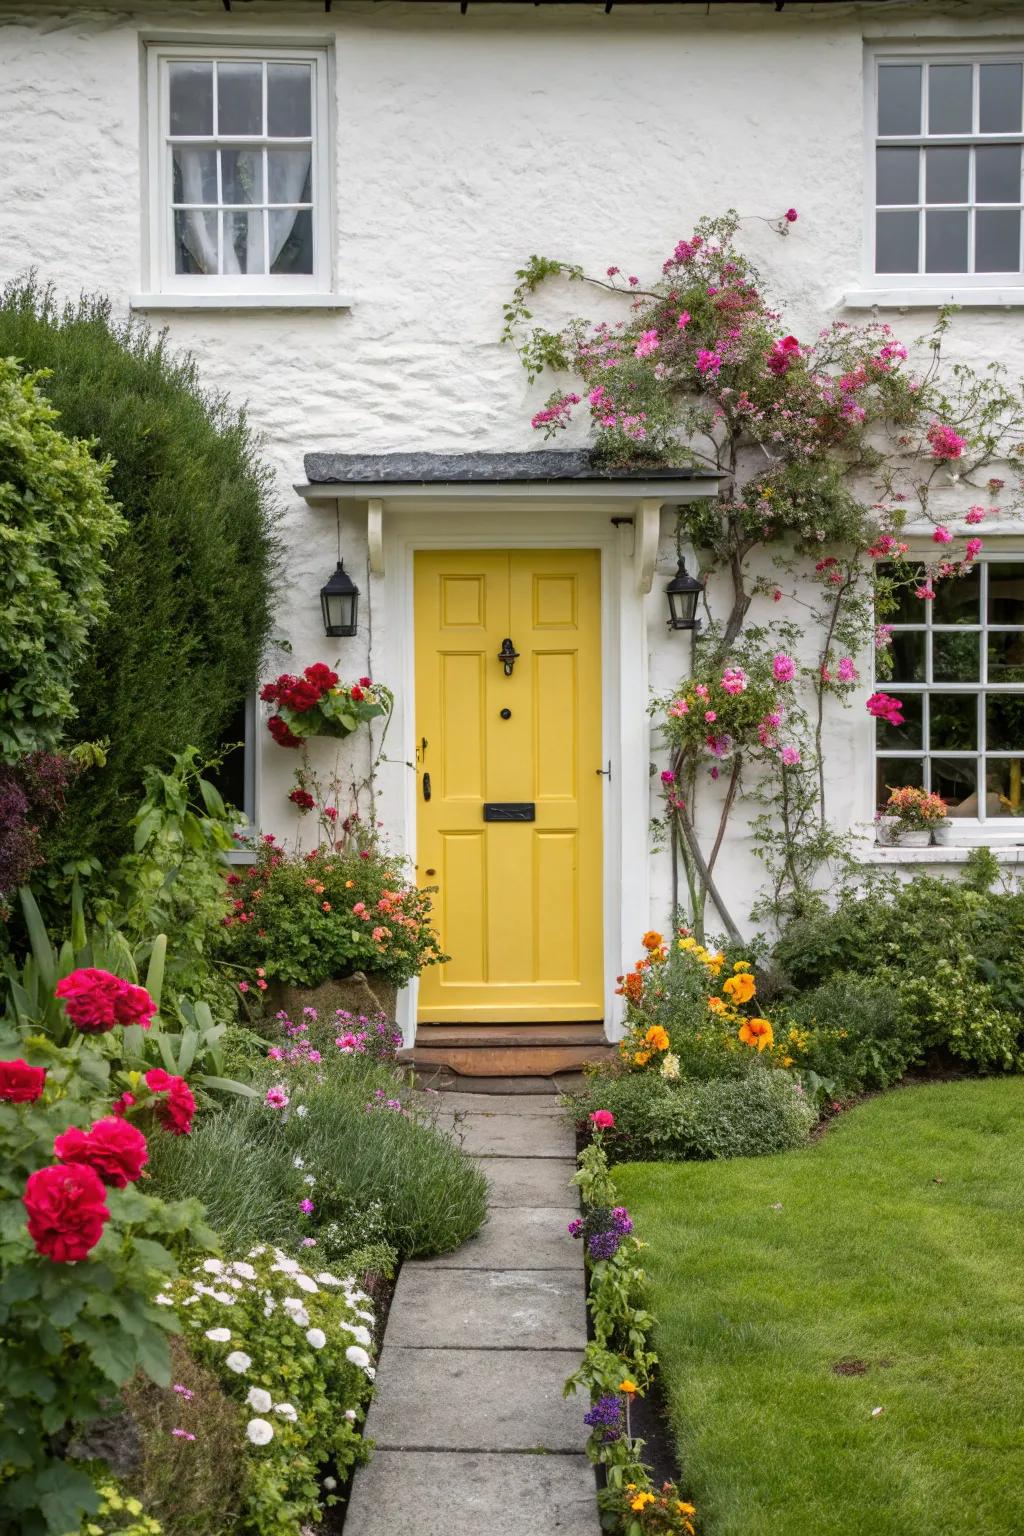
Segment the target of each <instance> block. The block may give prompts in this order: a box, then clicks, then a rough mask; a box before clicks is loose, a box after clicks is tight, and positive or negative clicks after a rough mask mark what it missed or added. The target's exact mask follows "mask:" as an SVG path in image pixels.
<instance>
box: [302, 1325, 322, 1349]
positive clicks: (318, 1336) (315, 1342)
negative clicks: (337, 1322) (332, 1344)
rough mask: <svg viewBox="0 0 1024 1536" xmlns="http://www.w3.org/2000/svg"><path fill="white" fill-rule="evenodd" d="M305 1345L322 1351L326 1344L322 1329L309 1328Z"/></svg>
mask: <svg viewBox="0 0 1024 1536" xmlns="http://www.w3.org/2000/svg"><path fill="white" fill-rule="evenodd" d="M306 1343H307V1344H311V1345H312V1346H313V1348H314V1349H323V1347H324V1345H325V1344H326V1343H327V1335H326V1333H324V1331H323V1329H322V1328H311V1329H310V1330H309V1332H308V1333H307V1334H306Z"/></svg>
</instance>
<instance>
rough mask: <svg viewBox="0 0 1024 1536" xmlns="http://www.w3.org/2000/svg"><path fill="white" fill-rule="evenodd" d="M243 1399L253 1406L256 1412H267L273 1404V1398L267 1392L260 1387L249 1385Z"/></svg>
mask: <svg viewBox="0 0 1024 1536" xmlns="http://www.w3.org/2000/svg"><path fill="white" fill-rule="evenodd" d="M245 1401H246V1402H247V1403H248V1405H249V1407H250V1408H255V1410H256V1412H257V1413H269V1412H270V1410H271V1408H272V1407H273V1406H274V1399H273V1398H272V1397H271V1395H270V1393H269V1392H264V1390H263V1388H262V1387H250V1388H249V1390H248V1392H247V1393H246V1396H245Z"/></svg>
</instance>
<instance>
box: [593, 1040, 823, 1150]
mask: <svg viewBox="0 0 1024 1536" xmlns="http://www.w3.org/2000/svg"><path fill="white" fill-rule="evenodd" d="M566 1103H567V1106H568V1108H569V1110H570V1113H571V1114H572V1115H573V1118H574V1119H575V1120H576V1121H577V1122H580V1123H586V1119H587V1116H588V1115H590V1114H591V1113H592V1112H593V1111H594V1110H597V1109H608V1110H611V1112H612V1114H613V1115H614V1116H615V1128H614V1130H612V1131H605V1132H604V1146H605V1149H606V1150H607V1152H608V1154H609V1157H610V1158H611V1159H612V1160H613V1161H614V1162H628V1161H636V1160H641V1161H642V1160H645V1159H647V1160H661V1159H663V1160H665V1161H675V1160H677V1159H684V1158H694V1159H707V1158H722V1157H761V1156H764V1155H766V1154H768V1153H770V1152H783V1151H786V1150H788V1149H789V1148H791V1147H798V1146H800V1145H802V1143H803V1142H805V1141H806V1140H807V1137H808V1136H809V1135H810V1132H811V1129H812V1127H813V1126H814V1124H815V1122H816V1120H817V1118H818V1117H817V1113H816V1112H815V1110H814V1109H813V1107H812V1106H811V1105H810V1104H809V1103H808V1101H807V1098H806V1097H805V1096H804V1094H803V1093H802V1091H801V1089H800V1087H799V1085H798V1084H797V1083H796V1082H795V1081H794V1079H793V1078H792V1077H791V1076H790V1075H789V1074H788V1073H786V1072H780V1071H775V1070H772V1069H770V1068H766V1067H764V1066H761V1065H759V1064H758V1063H756V1062H752V1063H751V1065H750V1067H749V1070H748V1072H747V1073H746V1075H745V1076H744V1077H740V1078H717V1079H712V1080H710V1081H707V1082H685V1081H684V1082H677V1083H671V1082H666V1081H665V1079H663V1078H658V1077H650V1076H644V1075H640V1074H631V1075H627V1076H622V1077H609V1078H601V1077H594V1078H592V1079H591V1081H590V1082H589V1083H588V1085H587V1087H586V1088H585V1089H584V1090H582V1091H581V1092H580V1093H577V1094H572V1095H571V1096H570V1097H569V1098H568V1099H567V1100H566Z"/></svg>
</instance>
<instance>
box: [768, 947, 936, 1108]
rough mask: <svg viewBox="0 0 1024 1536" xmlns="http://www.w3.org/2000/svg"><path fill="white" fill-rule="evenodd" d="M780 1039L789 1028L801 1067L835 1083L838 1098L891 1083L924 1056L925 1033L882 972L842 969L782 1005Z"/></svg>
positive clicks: (777, 1020)
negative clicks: (857, 972)
mask: <svg viewBox="0 0 1024 1536" xmlns="http://www.w3.org/2000/svg"><path fill="white" fill-rule="evenodd" d="M774 1023H775V1032H776V1038H777V1039H778V1040H780V1041H782V1043H783V1045H784V1046H785V1045H787V1043H790V1042H789V1041H788V1036H789V1031H790V1030H795V1031H796V1032H797V1040H798V1041H800V1042H805V1043H803V1044H802V1045H801V1044H799V1043H797V1042H796V1041H793V1042H791V1048H792V1052H793V1056H794V1058H795V1060H796V1061H797V1062H798V1063H799V1066H800V1067H801V1068H802V1069H807V1070H810V1071H812V1072H815V1073H817V1075H818V1076H819V1077H820V1078H822V1079H824V1080H825V1081H826V1082H828V1083H829V1084H831V1087H830V1092H831V1093H832V1094H833V1095H834V1096H836V1097H846V1096H847V1095H850V1094H855V1093H863V1092H864V1091H865V1090H873V1089H881V1088H888V1087H889V1086H890V1085H891V1084H892V1083H895V1082H898V1081H899V1079H900V1078H901V1077H902V1076H903V1074H904V1073H905V1072H906V1070H907V1068H908V1067H909V1066H910V1065H911V1063H913V1062H916V1061H919V1060H920V1058H921V1055H922V1049H923V1047H922V1039H921V1033H920V1030H919V1028H918V1026H917V1022H916V1020H915V1019H914V1018H913V1017H912V1016H911V1014H910V1012H909V1010H908V1009H907V1008H906V1007H905V1006H904V1002H903V999H902V997H901V996H900V995H899V993H898V992H897V990H896V989H895V988H894V987H893V985H892V984H891V982H890V981H889V980H888V979H887V978H886V977H884V976H880V975H879V976H857V975H854V974H853V973H852V972H849V971H846V972H840V973H839V974H838V975H836V976H832V977H830V978H829V980H828V981H824V982H822V984H821V986H820V987H813V988H812V989H811V990H810V991H809V992H802V993H800V994H799V995H797V996H796V997H793V998H791V999H790V1000H789V1001H788V1002H787V1003H786V1004H785V1006H784V1007H782V1008H781V1009H779V1010H778V1011H777V1012H776V1014H775V1018H774Z"/></svg>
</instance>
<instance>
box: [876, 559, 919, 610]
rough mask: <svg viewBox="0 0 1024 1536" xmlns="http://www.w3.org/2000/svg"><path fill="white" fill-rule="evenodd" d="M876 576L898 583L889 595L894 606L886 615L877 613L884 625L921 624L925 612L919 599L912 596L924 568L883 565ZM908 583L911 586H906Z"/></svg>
mask: <svg viewBox="0 0 1024 1536" xmlns="http://www.w3.org/2000/svg"><path fill="white" fill-rule="evenodd" d="M878 574H879V576H880V577H882V578H884V579H885V580H886V581H889V582H893V581H895V582H899V583H900V585H899V586H897V587H896V588H895V589H894V590H893V592H892V593H891V598H892V601H893V603H894V604H895V606H894V607H892V608H890V609H889V611H888V612H887V613H881V612H879V614H878V617H879V619H880V620H882V621H883V622H884V623H886V624H923V623H924V620H925V610H924V608H923V606H922V604H921V599H920V598H917V597H915V596H914V592H913V588H914V586H916V585H917V584H918V583H919V582H920V581H921V580H922V579H923V577H924V566H923V565H889V564H883V565H879V567H878ZM908 581H909V582H911V583H912V585H911V586H907V585H906V582H908Z"/></svg>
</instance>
